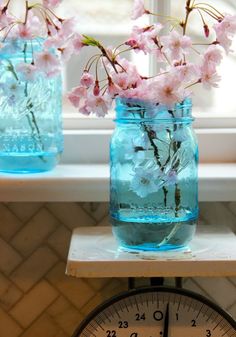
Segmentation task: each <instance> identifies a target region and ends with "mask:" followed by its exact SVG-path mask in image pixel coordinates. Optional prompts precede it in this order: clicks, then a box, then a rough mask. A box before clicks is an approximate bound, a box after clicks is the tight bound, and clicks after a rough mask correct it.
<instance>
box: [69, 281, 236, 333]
mask: <svg viewBox="0 0 236 337" xmlns="http://www.w3.org/2000/svg"><path fill="white" fill-rule="evenodd" d="M73 337H236V322H235V321H234V320H233V319H232V317H231V316H229V315H228V314H227V313H226V312H225V311H224V310H222V309H221V308H219V307H218V306H217V305H215V304H214V303H212V302H210V301H209V300H208V299H206V298H205V297H202V296H200V295H198V294H195V293H192V292H190V291H186V290H182V289H176V288H164V287H151V288H150V287H149V288H142V289H138V290H132V291H129V292H126V293H123V294H121V295H118V296H116V297H114V298H112V299H110V300H109V301H107V302H105V303H104V304H102V305H101V306H99V307H98V308H96V309H95V310H94V311H93V312H92V313H91V314H90V316H88V317H87V319H86V320H85V321H84V322H83V323H82V324H81V326H80V327H79V328H78V329H77V331H76V332H75V334H74V335H73Z"/></svg>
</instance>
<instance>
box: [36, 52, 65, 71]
mask: <svg viewBox="0 0 236 337" xmlns="http://www.w3.org/2000/svg"><path fill="white" fill-rule="evenodd" d="M34 62H35V66H36V67H37V68H38V69H39V70H40V71H42V72H45V73H46V74H47V75H51V74H55V73H58V72H59V71H60V66H61V64H60V61H59V59H58V57H57V56H56V55H54V54H52V53H51V52H49V51H47V50H46V51H43V52H41V53H36V54H35V58H34Z"/></svg>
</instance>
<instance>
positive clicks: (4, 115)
mask: <svg viewBox="0 0 236 337" xmlns="http://www.w3.org/2000/svg"><path fill="white" fill-rule="evenodd" d="M42 50H43V40H42V39H37V40H32V41H27V40H20V39H18V40H10V39H9V40H7V41H5V42H4V47H3V48H1V50H0V171H1V172H9V173H35V172H43V171H48V170H51V169H52V168H54V167H55V165H56V164H57V163H58V161H59V158H60V155H61V153H62V151H63V134H62V81H61V76H60V75H57V76H54V77H47V76H45V74H44V73H43V72H41V71H37V73H36V74H34V76H30V74H27V70H25V71H24V72H22V71H20V67H22V65H23V66H24V65H25V64H26V65H32V64H33V63H34V57H35V55H36V53H40V52H42ZM52 53H53V51H52Z"/></svg>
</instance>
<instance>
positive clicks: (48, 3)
mask: <svg viewBox="0 0 236 337" xmlns="http://www.w3.org/2000/svg"><path fill="white" fill-rule="evenodd" d="M61 2H62V0H43V5H44V6H45V7H56V6H58V5H59V4H60V3H61Z"/></svg>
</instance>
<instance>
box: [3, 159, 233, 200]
mask: <svg viewBox="0 0 236 337" xmlns="http://www.w3.org/2000/svg"><path fill="white" fill-rule="evenodd" d="M199 199H200V201H236V164H230V163H229V164H200V165H199ZM108 200H109V166H108V164H65V165H63V164H61V165H58V166H57V167H56V168H55V169H54V170H53V171H50V172H46V173H39V174H27V175H23V174H22V175H19V174H17V175H16V174H3V173H2V174H0V202H28V201H31V202H32V201H45V202H52V201H55V202H62V201H65V202H73V201H78V202H79V201H84V202H88V201H91V202H92V201H93V202H107V201H108Z"/></svg>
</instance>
